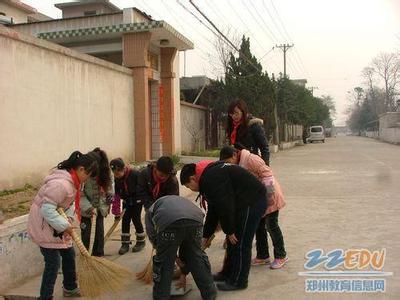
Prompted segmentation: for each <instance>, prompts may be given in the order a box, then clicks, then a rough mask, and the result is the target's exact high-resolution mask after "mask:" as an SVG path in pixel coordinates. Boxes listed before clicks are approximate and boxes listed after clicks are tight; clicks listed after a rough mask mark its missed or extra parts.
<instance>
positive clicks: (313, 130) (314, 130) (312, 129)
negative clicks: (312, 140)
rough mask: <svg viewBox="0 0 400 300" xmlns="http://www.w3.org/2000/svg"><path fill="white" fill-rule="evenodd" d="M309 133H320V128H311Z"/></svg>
mask: <svg viewBox="0 0 400 300" xmlns="http://www.w3.org/2000/svg"><path fill="white" fill-rule="evenodd" d="M311 132H322V127H320V126H318V127H311Z"/></svg>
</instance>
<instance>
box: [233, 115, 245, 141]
mask: <svg viewBox="0 0 400 300" xmlns="http://www.w3.org/2000/svg"><path fill="white" fill-rule="evenodd" d="M242 121H243V119H242V120H240V121H239V122H236V121H234V120H232V124H233V130H232V133H231V145H235V143H236V136H237V129H238V127H239V126H240V124H242Z"/></svg>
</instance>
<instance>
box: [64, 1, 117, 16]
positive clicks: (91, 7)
mask: <svg viewBox="0 0 400 300" xmlns="http://www.w3.org/2000/svg"><path fill="white" fill-rule="evenodd" d="M89 11H96V14H97V15H100V14H109V13H114V12H115V11H114V10H112V9H111V8H109V7H108V6H106V5H104V4H102V3H90V4H86V5H79V6H67V7H63V8H62V16H63V19H65V18H74V17H81V16H84V15H85V12H89Z"/></svg>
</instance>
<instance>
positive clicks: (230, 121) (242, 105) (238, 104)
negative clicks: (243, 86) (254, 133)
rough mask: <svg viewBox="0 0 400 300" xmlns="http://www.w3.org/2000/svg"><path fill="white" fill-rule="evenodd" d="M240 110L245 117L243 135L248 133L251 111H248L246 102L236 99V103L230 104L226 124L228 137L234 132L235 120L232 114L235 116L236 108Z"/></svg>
mask: <svg viewBox="0 0 400 300" xmlns="http://www.w3.org/2000/svg"><path fill="white" fill-rule="evenodd" d="M236 107H237V108H238V109H240V111H241V112H242V114H243V116H242V118H243V129H244V130H243V133H245V132H247V129H248V126H249V117H248V114H249V111H248V109H247V104H246V102H244V100H242V99H235V100H234V101H232V102H231V103H230V104H229V107H228V119H227V123H226V133H227V135H228V136H230V135H231V133H232V131H233V119H232V117H231V116H230V114H233V112H234V110H235V108H236Z"/></svg>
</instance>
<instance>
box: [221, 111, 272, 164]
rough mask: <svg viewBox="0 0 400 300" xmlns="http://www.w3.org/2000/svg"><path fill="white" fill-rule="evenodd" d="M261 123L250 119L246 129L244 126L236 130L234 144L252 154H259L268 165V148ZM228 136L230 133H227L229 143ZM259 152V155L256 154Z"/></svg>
mask: <svg viewBox="0 0 400 300" xmlns="http://www.w3.org/2000/svg"><path fill="white" fill-rule="evenodd" d="M262 122H263V121H262V120H261V119H257V118H252V119H250V121H249V125H248V127H247V128H246V127H245V126H244V125H240V126H239V127H238V129H237V134H236V143H240V144H242V145H243V146H244V147H246V149H247V150H249V151H250V152H251V153H253V154H256V155H260V154H261V157H262V159H263V160H264V161H265V163H266V164H267V165H269V147H268V141H267V138H266V136H265V132H264V128H263V127H262ZM230 134H231V133H230V132H228V135H229V136H228V139H229V143H230ZM259 150H260V153H259V152H258V151H259Z"/></svg>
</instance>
